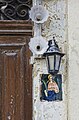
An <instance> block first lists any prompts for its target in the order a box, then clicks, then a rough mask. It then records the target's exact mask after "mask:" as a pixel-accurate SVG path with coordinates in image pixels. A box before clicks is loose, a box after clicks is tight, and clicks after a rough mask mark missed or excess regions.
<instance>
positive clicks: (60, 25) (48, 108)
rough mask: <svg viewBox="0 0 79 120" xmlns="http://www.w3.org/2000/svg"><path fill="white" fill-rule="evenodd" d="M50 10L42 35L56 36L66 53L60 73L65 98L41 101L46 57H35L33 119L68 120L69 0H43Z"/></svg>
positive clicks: (47, 36)
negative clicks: (41, 76)
mask: <svg viewBox="0 0 79 120" xmlns="http://www.w3.org/2000/svg"><path fill="white" fill-rule="evenodd" d="M43 6H45V7H46V9H47V10H48V11H49V15H50V17H49V19H48V21H47V22H45V23H44V24H43V25H42V36H43V37H45V38H46V40H50V39H52V37H53V36H55V37H56V39H57V42H58V45H59V46H60V49H61V50H62V52H65V53H66V55H65V57H64V58H63V60H62V64H61V68H60V73H61V74H62V77H63V100H62V101H52V102H47V101H44V102H41V101H40V84H41V82H40V79H41V78H40V74H44V73H45V74H46V73H48V72H47V66H46V61H45V59H35V61H34V65H33V120H67V77H68V74H67V43H68V41H67V1H66V0H50V1H49V0H43Z"/></svg>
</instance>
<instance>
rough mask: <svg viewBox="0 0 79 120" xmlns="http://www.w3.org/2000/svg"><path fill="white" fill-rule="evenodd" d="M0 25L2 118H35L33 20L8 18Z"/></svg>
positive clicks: (10, 119)
mask: <svg viewBox="0 0 79 120" xmlns="http://www.w3.org/2000/svg"><path fill="white" fill-rule="evenodd" d="M0 26H1V27H0V120H32V67H31V65H30V63H29V59H30V55H31V53H30V50H29V47H28V42H29V40H30V37H31V36H32V23H31V22H28V21H25V22H23V21H18V22H15V21H12V22H10V21H5V22H0ZM7 27H8V28H7Z"/></svg>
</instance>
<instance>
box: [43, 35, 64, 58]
mask: <svg viewBox="0 0 79 120" xmlns="http://www.w3.org/2000/svg"><path fill="white" fill-rule="evenodd" d="M48 46H49V47H48V49H47V51H46V52H45V53H44V55H45V56H46V55H53V54H59V55H61V57H63V56H64V53H61V52H60V49H59V46H58V44H57V42H56V40H55V37H53V40H49V41H48Z"/></svg>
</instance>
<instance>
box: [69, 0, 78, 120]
mask: <svg viewBox="0 0 79 120" xmlns="http://www.w3.org/2000/svg"><path fill="white" fill-rule="evenodd" d="M68 41H69V43H68V45H69V50H68V53H69V64H68V68H69V70H68V73H69V76H68V78H69V79H68V88H69V89H68V93H69V94H68V99H69V102H68V103H69V104H68V116H69V117H68V118H69V119H68V120H79V95H78V92H79V0H75V1H74V0H68Z"/></svg>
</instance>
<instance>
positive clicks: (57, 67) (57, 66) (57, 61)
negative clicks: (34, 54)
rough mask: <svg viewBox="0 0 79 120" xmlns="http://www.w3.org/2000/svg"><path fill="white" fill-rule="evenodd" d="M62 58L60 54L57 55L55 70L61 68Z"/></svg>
mask: <svg viewBox="0 0 79 120" xmlns="http://www.w3.org/2000/svg"><path fill="white" fill-rule="evenodd" d="M60 59H61V56H60V55H56V61H55V70H59V66H60Z"/></svg>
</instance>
